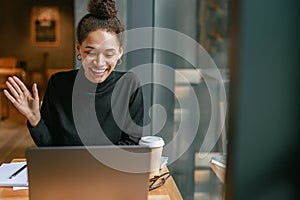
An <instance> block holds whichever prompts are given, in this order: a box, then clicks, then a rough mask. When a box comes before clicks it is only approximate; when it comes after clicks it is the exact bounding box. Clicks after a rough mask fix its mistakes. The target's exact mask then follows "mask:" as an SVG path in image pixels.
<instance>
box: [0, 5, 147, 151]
mask: <svg viewBox="0 0 300 200" xmlns="http://www.w3.org/2000/svg"><path fill="white" fill-rule="evenodd" d="M88 11H89V14H87V15H85V16H84V17H83V18H82V19H81V21H80V22H79V24H78V27H77V44H76V52H77V59H78V60H81V61H82V68H81V69H80V70H72V71H69V72H60V73H57V74H54V75H53V76H52V77H51V78H50V80H49V82H48V87H47V90H46V92H45V96H44V98H43V103H42V106H41V109H40V100H39V96H38V89H37V84H35V83H34V84H33V86H32V94H31V93H30V92H29V90H28V89H27V88H26V86H25V85H24V83H23V82H22V81H20V80H19V79H18V78H17V77H9V78H8V80H7V82H6V84H7V87H8V88H9V90H5V91H4V94H5V95H6V97H7V98H8V99H9V100H10V101H11V102H12V104H13V105H14V106H15V107H16V108H17V109H18V110H19V111H20V112H21V113H22V114H23V115H24V116H25V117H26V118H27V119H28V122H27V126H28V128H29V131H30V134H31V136H32V138H33V140H34V142H35V143H36V144H37V145H38V146H49V145H55V146H58V145H103V144H110V143H113V144H136V143H137V142H138V139H139V137H141V135H142V131H141V130H142V126H143V99H142V91H141V89H139V88H138V84H139V82H138V80H137V78H136V77H135V76H134V74H132V73H126V74H125V73H121V72H116V71H114V69H115V67H116V65H117V63H118V62H120V59H121V56H122V54H123V43H124V38H123V34H122V32H123V31H124V26H123V24H122V23H121V22H120V20H119V19H118V17H117V10H116V6H115V2H114V1H113V0H90V2H89V6H88ZM128 113H130V115H128ZM93 114H95V115H93ZM93 116H96V121H97V123H96V124H95V120H93V119H94V117H93ZM99 125H100V126H99ZM99 127H100V128H99Z"/></svg>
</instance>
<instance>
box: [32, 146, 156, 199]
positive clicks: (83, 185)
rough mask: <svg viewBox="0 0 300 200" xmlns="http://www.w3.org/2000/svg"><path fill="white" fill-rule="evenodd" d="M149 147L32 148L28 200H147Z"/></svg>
mask: <svg viewBox="0 0 300 200" xmlns="http://www.w3.org/2000/svg"><path fill="white" fill-rule="evenodd" d="M151 157H152V155H151V149H150V148H147V147H141V146H93V147H84V146H82V147H79V146H76V147H32V148H28V149H27V151H26V158H27V166H28V183H29V198H30V200H83V199H86V200H99V199H100V200H101V199H104V200H147V198H148V187H149V171H151V169H150V167H151V166H150V165H151V164H150V163H151Z"/></svg>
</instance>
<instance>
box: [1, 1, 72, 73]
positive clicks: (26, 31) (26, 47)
mask: <svg viewBox="0 0 300 200" xmlns="http://www.w3.org/2000/svg"><path fill="white" fill-rule="evenodd" d="M44 5H47V6H58V7H59V14H60V44H59V46H57V47H38V46H33V45H32V42H31V27H30V23H31V9H32V7H33V6H44ZM0 19H1V23H0V32H1V37H0V44H1V48H0V56H17V57H25V58H27V60H28V61H27V67H28V68H29V69H36V68H39V67H40V65H41V63H42V55H43V53H44V52H48V53H49V62H48V66H47V67H49V68H73V65H74V6H73V0H63V1H61V0H43V1H38V0H5V1H1V12H0Z"/></svg>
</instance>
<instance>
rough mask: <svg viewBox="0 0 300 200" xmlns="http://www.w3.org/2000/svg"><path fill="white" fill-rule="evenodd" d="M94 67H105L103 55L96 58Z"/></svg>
mask: <svg viewBox="0 0 300 200" xmlns="http://www.w3.org/2000/svg"><path fill="white" fill-rule="evenodd" d="M96 65H97V66H99V67H102V66H105V58H104V56H103V55H101V54H98V55H97V58H96Z"/></svg>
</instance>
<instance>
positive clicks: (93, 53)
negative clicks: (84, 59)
mask: <svg viewBox="0 0 300 200" xmlns="http://www.w3.org/2000/svg"><path fill="white" fill-rule="evenodd" d="M85 53H86V54H87V55H88V56H93V57H94V56H97V54H96V53H95V52H92V51H86V52H85Z"/></svg>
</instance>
